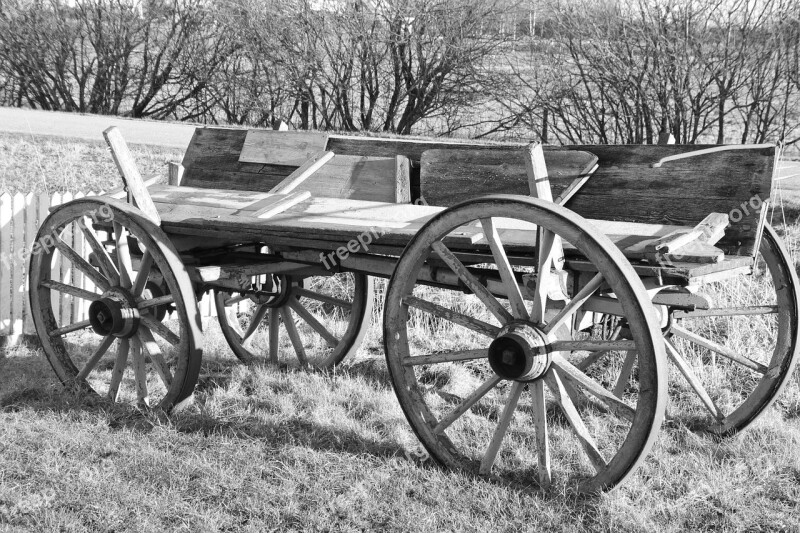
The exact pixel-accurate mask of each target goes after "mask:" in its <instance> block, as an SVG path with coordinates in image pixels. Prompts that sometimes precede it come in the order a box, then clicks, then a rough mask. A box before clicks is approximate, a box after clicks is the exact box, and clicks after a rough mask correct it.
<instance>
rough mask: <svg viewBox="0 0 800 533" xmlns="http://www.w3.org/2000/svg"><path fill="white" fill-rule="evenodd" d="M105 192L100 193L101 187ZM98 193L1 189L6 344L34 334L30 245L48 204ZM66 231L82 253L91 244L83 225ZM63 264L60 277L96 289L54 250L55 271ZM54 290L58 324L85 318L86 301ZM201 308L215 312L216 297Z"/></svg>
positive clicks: (1, 331)
mask: <svg viewBox="0 0 800 533" xmlns="http://www.w3.org/2000/svg"><path fill="white" fill-rule="evenodd" d="M99 194H102V193H99ZM93 195H95V193H93V192H89V193H75V194H73V193H63V194H59V193H56V194H53V195H51V196H48V195H46V194H34V193H29V194H26V195H23V194H20V193H17V194H15V195H13V196H12V195H10V194H8V193H4V194H2V195H0V291H2V292H0V337H5V338H6V339H5V340H6V343H7V344H13V343H15V342H16V341H17V340H18V339H20V338H22V336H23V335H35V334H36V331H35V329H34V327H33V319H32V317H31V312H30V303H29V299H28V263H29V254H27V253H23V251H24V250H30V249H31V245H32V244H33V241H34V240H35V239H36V232H37V231H38V229H39V226H40V224H41V223H42V221H44V219H45V217H47V215H48V213H49V210H50V208H51V207H53V206H57V205H60V204H63V203H66V202H69V201H71V200H73V199H76V198H83V197H84V196H93ZM71 233H73V232H65V234H64V235H62V236H61V237H62V240H64V241H65V242H66V243H67V244H68V245H70V246H72V247H73V249H74V250H75V251H76V252H78V253H83V252H84V250H88V244H86V243H85V242H84V236H83V233H82V232H80V231H77V232H74V233H75V234H71ZM57 270H60V276H61V281H62V282H63V283H70V284H72V285H74V286H77V287H82V288H85V289H88V290H93V289H94V285H93V284H92V282H91V281H90V280H89V279H87V278H85V276H84V275H83V274H82V273H81V272H80V271H77V270H75V269H73V268H71V265H70V263H69V261H68V260H65V261H61V258H60V257H59V254H58V252H57V251H56V252H55V253H54V257H53V271H54V272H55V271H57ZM52 293H53V309H54V310H55V314H56V319H57V320H59V323H60V324H65V323H69V322H68V321H79V320H85V318H86V307H87V306H88V302H86V301H84V300H81V299H79V298H72V297H71V296H69V295H62V294H61V293H58V292H56V291H52ZM200 314H201V315H202V316H203V317H216V310H215V307H214V300H213V297H212V296H211V295H206V296H205V297H204V298H203V299H202V300H201V302H200Z"/></svg>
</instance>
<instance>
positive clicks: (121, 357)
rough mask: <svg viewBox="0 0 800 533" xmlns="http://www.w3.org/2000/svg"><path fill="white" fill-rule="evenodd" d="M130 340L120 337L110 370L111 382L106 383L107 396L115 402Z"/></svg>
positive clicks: (126, 361)
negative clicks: (112, 366) (115, 356)
mask: <svg viewBox="0 0 800 533" xmlns="http://www.w3.org/2000/svg"><path fill="white" fill-rule="evenodd" d="M129 350H130V342H129V341H128V339H120V340H119V344H118V345H117V358H116V359H115V360H114V368H113V369H112V370H111V382H110V383H109V385H108V397H109V399H110V400H111V401H113V402H116V401H117V398H118V397H119V385H120V383H122V376H123V375H124V374H125V365H127V364H128V351H129Z"/></svg>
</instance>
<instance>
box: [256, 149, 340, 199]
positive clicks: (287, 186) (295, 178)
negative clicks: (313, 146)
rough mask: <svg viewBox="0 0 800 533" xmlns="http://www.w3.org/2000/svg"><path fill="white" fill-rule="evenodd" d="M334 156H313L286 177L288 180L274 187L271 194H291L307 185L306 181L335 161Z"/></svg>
mask: <svg viewBox="0 0 800 533" xmlns="http://www.w3.org/2000/svg"><path fill="white" fill-rule="evenodd" d="M334 155H335V154H334V153H333V152H324V151H323V152H317V153H316V154H313V155H312V156H311V157H310V158H309V159H308V160H307V161H305V162H304V163H303V164H302V165H300V166H299V167H298V168H297V170H295V171H294V172H292V173H291V174H289V175H288V176H286V179H284V180H283V181H281V182H280V183H279V184H277V185H276V186H275V187H273V188H272V189H271V190H270V191H269V192H273V193H289V192H292V191H293V190H295V189H296V188H297V187H299V186H301V185H305V181H306V180H308V178H310V177H311V176H312V175H314V173H315V172H317V171H318V170H320V169H321V168H322V167H323V166H324V165H325V163H327V162H328V161H330V160H331V159H333V157H334Z"/></svg>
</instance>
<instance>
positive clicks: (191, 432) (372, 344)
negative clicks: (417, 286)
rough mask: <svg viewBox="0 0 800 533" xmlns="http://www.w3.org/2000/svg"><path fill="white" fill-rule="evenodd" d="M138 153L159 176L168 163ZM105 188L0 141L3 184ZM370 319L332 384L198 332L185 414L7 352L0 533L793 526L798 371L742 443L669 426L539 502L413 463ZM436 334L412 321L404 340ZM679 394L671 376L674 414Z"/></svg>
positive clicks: (108, 183)
mask: <svg viewBox="0 0 800 533" xmlns="http://www.w3.org/2000/svg"><path fill="white" fill-rule="evenodd" d="M134 154H135V156H136V157H137V161H138V162H139V163H140V165H141V166H142V167H143V168H145V169H146V170H147V171H153V172H161V173H162V174H163V173H165V166H164V163H165V162H166V161H167V160H173V159H180V154H177V153H173V152H171V151H157V150H151V149H147V150H142V149H135V150H134ZM37 168H38V170H37ZM53 176H55V177H53ZM115 176H116V174H115V171H114V168H113V164H112V163H110V158H109V156H108V154H107V152H106V151H105V148H104V147H102V146H100V145H97V146H94V145H85V144H82V143H77V142H75V143H73V142H69V141H61V140H53V139H46V138H28V139H17V138H14V137H12V136H0V190H1V189H2V188H3V187H5V188H7V189H8V190H11V191H12V192H15V191H23V192H27V191H29V190H49V191H51V192H53V191H55V190H75V188H80V189H83V190H88V189H92V188H111V187H113V186H117V183H118V180H117V178H116V177H115ZM45 184H46V188H45ZM79 184H88V185H85V186H80V187H78V186H79ZM799 205H800V203H798V202H797V201H796V200H794V199H793V198H791V197H788V196H786V197H784V206H785V207H787V209H786V210H785V211H784V213H785V217H786V223H787V224H786V226H784V224H783V215H780V214H779V213H778V214H776V218H775V225H776V227H778V228H779V229H780V231H782V232H785V233H786V234H787V237H788V238H787V242H788V243H789V244H790V245H791V246H792V247H793V249H794V251H795V252H797V251H798V250H800V246H798V237H800V224H798V211H797V207H798V206H799ZM383 287H384V285H383V284H382V283H379V284H378V293H379V298H381V297H382V289H383ZM380 307H381V306H380V305H377V306H376V308H377V309H376V311H375V313H374V316H373V318H372V327H371V329H370V331H369V333H368V335H367V337H366V340H365V342H364V345H363V348H362V349H361V351H360V353H359V354H358V356H357V357H356V358H355V359H352V360H349V361H346V362H345V363H344V364H343V365H341V366H339V367H338V368H337V369H336V371H335V372H331V373H322V372H313V371H301V370H298V369H296V368H287V367H272V366H265V367H257V368H248V367H244V366H242V365H240V364H239V363H238V362H237V360H236V359H235V358H234V357H233V356H232V355H231V353H230V349H229V348H228V346H227V345H226V344H225V341H224V339H223V338H222V336H221V334H220V332H219V327H218V326H217V325H216V324H213V323H209V324H207V327H206V335H207V345H206V347H205V354H204V367H203V372H202V377H201V380H200V383H199V385H198V389H197V392H196V395H195V402H194V404H193V405H191V406H190V407H188V408H186V409H184V410H182V411H181V412H179V413H175V414H172V415H170V416H168V417H167V416H163V415H155V414H142V413H140V412H138V411H135V410H133V409H128V408H125V407H123V406H119V405H111V404H108V403H105V402H98V401H96V400H93V399H92V398H87V397H84V396H77V395H74V394H73V393H70V392H68V391H66V390H65V389H64V388H63V387H62V386H61V385H60V384H59V383H58V382H57V380H56V379H55V377H54V375H53V373H52V371H51V370H50V368H49V365H48V363H47V361H46V360H45V358H44V356H43V354H42V353H41V351H37V350H35V349H33V348H31V347H26V346H20V347H14V348H9V349H7V350H5V351H4V352H2V353H0V531H20V532H22V531H137V532H138V531H291V530H298V531H299V530H310V531H449V530H454V531H488V530H498V531H519V530H555V531H615V532H617V531H693V530H701V529H705V530H722V531H800V452H798V450H800V380H798V375H797V374H796V375H795V376H794V378H793V380H792V382H791V383H790V385H789V386H788V387H787V390H786V391H785V392H784V393H783V395H782V396H781V398H780V399H779V400H778V402H777V403H776V405H775V406H774V407H773V408H771V409H770V410H769V411H768V412H767V413H766V414H765V415H764V416H763V417H761V418H760V419H759V420H758V422H756V424H755V425H754V426H753V427H751V428H750V429H749V430H748V431H747V432H745V433H743V434H742V435H739V436H737V437H735V438H733V439H730V440H725V441H721V442H718V441H714V440H712V439H711V438H709V437H706V436H701V435H698V434H695V433H693V432H692V431H690V430H689V429H688V426H687V423H686V420H685V419H684V418H681V417H678V418H675V419H672V420H670V421H668V422H667V423H666V424H665V426H664V428H663V430H662V432H661V436H660V438H659V440H658V442H657V444H656V446H655V448H654V450H653V452H652V453H651V455H650V456H649V458H648V459H647V461H646V462H645V464H644V466H643V468H641V469H639V470H638V471H637V474H636V475H635V476H633V478H632V479H631V480H629V481H628V482H627V483H626V484H625V485H623V486H622V487H620V488H618V489H617V490H615V491H613V492H611V493H607V494H602V495H599V496H594V497H586V496H580V497H579V496H575V495H572V494H559V493H555V494H549V495H546V496H543V495H541V494H540V493H539V492H538V491H537V490H536V487H535V486H529V485H525V484H512V483H500V482H495V481H489V480H485V479H481V478H477V477H474V476H470V475H467V474H464V473H459V472H451V471H447V470H444V469H441V468H439V467H437V466H436V465H434V464H432V462H431V461H430V460H429V459H427V457H426V454H425V453H424V452H423V451H422V449H421V447H420V445H419V444H418V442H417V440H416V438H415V436H414V435H413V433H412V432H411V430H410V428H409V426H408V424H407V422H406V420H405V418H404V416H403V414H402V412H401V410H400V408H399V406H398V403H397V400H396V399H395V396H394V393H393V391H392V389H391V385H390V382H389V377H388V375H387V371H386V365H385V363H384V362H383V359H382V354H383V348H382V342H381V338H380V333H381V332H380V316H379V311H380ZM450 333H451V332H448V331H439V330H436V331H434V330H432V329H429V328H427V327H426V326H425V325H424V324H421V325H420V326H419V327H418V328H417V329H416V332H415V339H416V341H417V342H418V343H420V344H425V343H429V342H432V340H436V341H437V342H438V340H441V339H445V338H447V336H448V334H450ZM745 333H746V332H745V331H741V332H740V334H742V336H741V337H737V339H742V342H744V340H743V339H744V338H745V337H746V334H745ZM754 357H755V355H754ZM685 389H686V387H685V385H681V384H680V383H679V382H678V381H675V382H673V384H672V386H671V392H672V393H673V395H672V403H671V405H670V410H671V411H681V410H682V408H683V407H684V405H683V404H682V402H683V400H682V394H683V393H684V391H685Z"/></svg>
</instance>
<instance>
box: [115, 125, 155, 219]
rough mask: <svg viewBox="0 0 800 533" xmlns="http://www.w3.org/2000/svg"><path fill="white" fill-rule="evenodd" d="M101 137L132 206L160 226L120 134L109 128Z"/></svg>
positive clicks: (151, 202) (129, 152) (149, 198)
mask: <svg viewBox="0 0 800 533" xmlns="http://www.w3.org/2000/svg"><path fill="white" fill-rule="evenodd" d="M103 137H105V138H106V142H107V143H108V147H109V148H110V149H111V156H112V157H113V158H114V162H115V163H116V164H117V169H118V170H119V174H120V176H122V181H123V182H124V183H125V187H126V188H127V189H128V195H129V197H130V198H132V199H133V204H134V205H135V206H136V207H138V208H139V209H141V210H142V212H143V213H144V214H145V215H147V217H148V218H149V219H150V220H152V221H153V222H155V223H156V224H158V225H161V217H160V216H158V211H157V210H156V205H155V204H154V203H153V199H152V198H151V197H150V193H149V192H148V191H147V186H146V185H145V183H144V179H143V178H142V175H141V174H140V173H139V169H138V168H136V161H134V159H133V154H131V151H130V150H129V149H128V145H127V143H126V142H125V139H124V138H123V137H122V133H120V131H119V130H118V129H117V127H116V126H111V127H110V128H108V129H107V130H105V131H104V132H103Z"/></svg>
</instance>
